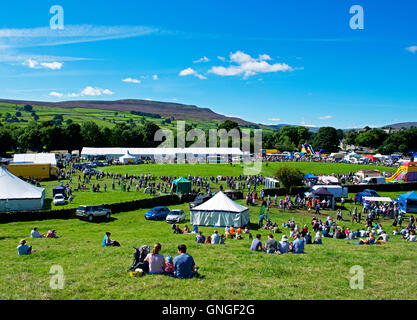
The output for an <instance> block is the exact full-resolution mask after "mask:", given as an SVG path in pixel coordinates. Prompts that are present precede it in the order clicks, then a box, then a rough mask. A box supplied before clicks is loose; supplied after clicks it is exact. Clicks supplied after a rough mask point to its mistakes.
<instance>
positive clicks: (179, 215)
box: [166, 209, 185, 223]
mask: <svg viewBox="0 0 417 320" xmlns="http://www.w3.org/2000/svg"><path fill="white" fill-rule="evenodd" d="M183 221H185V212H184V210H182V209H174V210H172V211H171V212H170V213H169V214H168V216H167V217H166V222H168V223H180V222H183Z"/></svg>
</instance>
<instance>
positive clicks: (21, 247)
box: [17, 239, 32, 256]
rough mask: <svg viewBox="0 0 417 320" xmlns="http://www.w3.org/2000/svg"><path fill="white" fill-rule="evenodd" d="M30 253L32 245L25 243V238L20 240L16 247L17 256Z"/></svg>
mask: <svg viewBox="0 0 417 320" xmlns="http://www.w3.org/2000/svg"><path fill="white" fill-rule="evenodd" d="M31 253H32V246H28V245H27V244H26V240H25V239H22V240H20V245H19V246H18V247H17V254H18V255H19V256H22V255H28V254H31Z"/></svg>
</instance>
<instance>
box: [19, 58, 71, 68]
mask: <svg viewBox="0 0 417 320" xmlns="http://www.w3.org/2000/svg"><path fill="white" fill-rule="evenodd" d="M22 65H24V66H27V67H29V68H31V69H42V68H44V69H51V70H60V69H61V68H62V66H63V63H61V62H38V61H36V60H34V59H31V58H29V59H27V60H26V61H24V62H23V63H22Z"/></svg>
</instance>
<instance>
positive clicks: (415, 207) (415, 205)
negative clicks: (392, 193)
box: [395, 191, 417, 213]
mask: <svg viewBox="0 0 417 320" xmlns="http://www.w3.org/2000/svg"><path fill="white" fill-rule="evenodd" d="M395 201H398V203H399V206H400V210H401V211H403V212H406V213H417V193H416V192H415V191H411V192H408V193H404V194H401V195H400V196H398V198H397V199H395Z"/></svg>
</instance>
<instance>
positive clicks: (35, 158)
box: [13, 153, 56, 166]
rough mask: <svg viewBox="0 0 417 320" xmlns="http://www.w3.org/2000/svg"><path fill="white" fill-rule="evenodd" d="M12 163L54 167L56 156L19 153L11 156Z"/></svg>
mask: <svg viewBox="0 0 417 320" xmlns="http://www.w3.org/2000/svg"><path fill="white" fill-rule="evenodd" d="M13 162H14V163H20V162H26V163H36V164H45V163H49V164H51V165H53V166H56V156H55V154H54V153H21V154H15V155H14V156H13Z"/></svg>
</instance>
